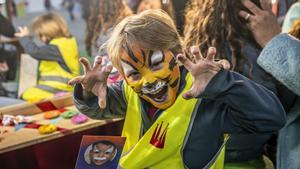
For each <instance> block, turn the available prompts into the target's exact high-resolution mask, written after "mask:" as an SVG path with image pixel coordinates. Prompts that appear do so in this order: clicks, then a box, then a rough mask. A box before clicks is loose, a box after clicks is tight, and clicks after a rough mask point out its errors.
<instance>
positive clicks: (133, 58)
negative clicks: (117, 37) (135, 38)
mask: <svg viewBox="0 0 300 169" xmlns="http://www.w3.org/2000/svg"><path fill="white" fill-rule="evenodd" d="M125 50H126V52H127V53H128V55H129V57H130V58H131V59H132V60H133V61H135V62H136V63H137V62H139V60H138V58H137V57H135V55H134V54H133V52H132V50H131V49H130V48H129V46H128V45H127V44H126V47H125Z"/></svg>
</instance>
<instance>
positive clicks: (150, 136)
mask: <svg viewBox="0 0 300 169" xmlns="http://www.w3.org/2000/svg"><path fill="white" fill-rule="evenodd" d="M191 86H192V78H191V75H190V74H188V75H187V77H186V86H185V88H184V89H183V91H182V92H181V94H180V95H179V96H178V97H177V99H176V101H175V103H174V104H173V105H172V106H171V107H170V108H168V109H166V110H164V112H163V113H162V114H161V115H160V116H159V117H158V119H157V120H156V121H155V123H154V124H153V125H152V126H151V127H150V128H149V129H148V131H147V132H146V133H145V134H144V135H143V136H141V135H142V134H141V132H142V130H143V129H142V117H141V105H140V100H139V97H138V95H137V94H136V93H135V92H134V91H133V90H132V89H131V88H130V87H129V86H128V85H126V84H124V87H125V97H126V99H127V102H128V104H127V111H126V118H125V122H124V127H123V131H122V136H123V137H126V142H125V145H124V148H123V153H122V157H121V159H120V163H119V165H120V168H125V169H144V168H151V169H165V168H172V169H183V168H187V167H186V166H185V164H184V162H183V159H182V152H183V149H184V147H185V144H186V142H187V139H188V136H189V133H190V130H191V127H192V123H193V122H192V121H193V120H194V117H195V115H196V113H197V112H196V110H194V108H195V107H197V106H196V105H197V104H199V103H200V101H198V100H197V99H191V100H185V99H183V97H182V93H184V92H185V91H187V90H188V89H189V88H190V87H191ZM226 138H227V137H226ZM226 140H227V139H226ZM225 143H226V141H224V144H223V145H222V147H221V148H220V150H219V151H218V153H217V154H216V155H215V157H214V158H213V159H212V160H211V162H210V163H209V164H207V166H206V168H207V169H208V168H209V169H223V166H224V154H225Z"/></svg>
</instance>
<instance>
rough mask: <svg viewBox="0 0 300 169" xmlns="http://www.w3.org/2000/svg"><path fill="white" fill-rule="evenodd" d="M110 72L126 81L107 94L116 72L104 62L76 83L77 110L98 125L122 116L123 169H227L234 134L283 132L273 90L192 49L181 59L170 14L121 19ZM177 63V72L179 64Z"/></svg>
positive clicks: (109, 44)
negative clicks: (228, 147)
mask: <svg viewBox="0 0 300 169" xmlns="http://www.w3.org/2000/svg"><path fill="white" fill-rule="evenodd" d="M107 51H108V55H109V57H110V59H111V61H112V65H113V66H114V67H116V68H117V69H118V71H119V72H120V73H121V74H122V76H123V77H124V80H123V81H120V82H118V83H116V84H113V85H111V86H109V87H107V77H108V75H109V72H110V71H111V69H112V66H111V65H108V66H102V65H101V62H102V59H101V57H97V58H95V62H94V65H93V66H91V65H90V63H89V62H88V60H87V59H85V58H82V59H81V60H80V61H81V63H82V64H83V66H84V67H85V74H84V75H83V76H78V77H76V78H74V79H72V80H71V81H70V82H69V83H70V84H76V85H75V89H74V102H75V105H76V107H77V108H78V109H79V110H80V111H81V112H82V113H84V114H86V115H88V116H89V117H91V118H95V119H104V118H109V117H112V116H125V122H124V126H123V132H122V136H124V137H126V143H125V146H124V149H123V152H122V157H121V159H120V163H119V165H120V168H125V169H140V168H157V169H163V168H172V169H184V168H191V169H194V168H195V169H198V168H205V169H207V168H210V169H223V163H224V153H225V151H224V150H225V149H224V148H225V144H226V141H227V140H228V135H227V134H231V133H241V134H242V133H268V132H273V131H277V130H279V129H280V128H281V127H282V126H283V125H284V122H285V112H284V109H283V107H282V105H281V104H280V101H279V100H278V98H277V97H276V96H275V95H274V94H273V93H272V92H270V91H269V90H268V89H266V88H264V87H263V86H261V85H258V84H256V83H254V82H253V81H251V80H249V79H247V78H246V77H244V76H242V75H240V74H239V73H236V72H232V71H228V70H225V69H228V68H229V65H228V64H227V62H225V61H224V60H221V61H215V59H214V58H215V55H216V49H215V48H213V47H212V48H209V50H208V52H207V54H206V57H203V56H202V55H201V53H200V51H199V47H196V46H194V47H192V48H191V53H192V57H193V58H192V60H193V61H192V60H190V59H188V58H187V57H186V56H185V55H183V54H182V53H183V49H182V42H181V38H180V36H179V34H178V32H177V30H176V27H175V24H174V22H173V21H172V19H171V18H170V16H168V15H167V14H166V13H165V12H162V11H161V10H148V11H144V12H142V13H140V14H137V15H133V16H129V17H127V18H125V19H123V20H122V21H121V22H120V23H119V24H118V25H117V26H116V27H115V28H114V30H113V32H112V35H111V37H110V39H109V40H108V42H107ZM177 62H180V65H179V64H178V63H177Z"/></svg>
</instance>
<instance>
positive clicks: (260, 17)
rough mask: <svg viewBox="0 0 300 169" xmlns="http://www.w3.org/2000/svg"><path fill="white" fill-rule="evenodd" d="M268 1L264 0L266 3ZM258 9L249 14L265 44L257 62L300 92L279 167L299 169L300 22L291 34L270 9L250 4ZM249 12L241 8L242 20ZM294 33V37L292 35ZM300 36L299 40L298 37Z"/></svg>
mask: <svg viewBox="0 0 300 169" xmlns="http://www.w3.org/2000/svg"><path fill="white" fill-rule="evenodd" d="M266 1H267V0H262V2H266ZM245 7H247V8H248V9H252V11H254V12H253V13H252V14H250V16H249V24H248V27H249V29H250V30H251V31H252V33H253V35H254V37H255V40H256V41H257V42H259V44H260V45H261V46H263V47H264V48H263V50H262V52H261V54H260V55H259V57H258V59H257V63H258V64H259V65H260V66H261V67H262V68H263V69H264V70H266V71H267V72H269V73H270V74H271V75H272V76H273V77H274V78H276V79H277V80H278V81H280V82H281V83H282V84H284V85H285V86H286V87H288V88H289V89H290V90H292V91H293V92H294V93H295V94H297V95H298V97H297V100H296V102H295V104H294V106H293V107H292V108H291V109H290V111H289V112H288V114H287V122H286V124H285V126H284V127H283V128H282V129H281V130H280V131H279V134H278V144H277V158H276V160H277V164H276V168H277V169H287V168H288V169H298V168H299V166H300V159H299V156H300V141H299V138H300V133H299V131H300V125H299V124H300V97H299V96H300V74H299V72H300V67H299V64H300V57H299V55H300V47H299V46H300V40H299V39H300V36H299V35H300V34H299V32H300V21H299V20H298V21H296V22H295V24H294V26H293V27H292V29H291V31H290V32H289V34H290V35H289V34H287V33H281V34H280V32H281V28H280V26H279V25H278V24H277V22H276V18H275V16H274V15H273V14H272V12H271V10H270V8H268V6H265V7H264V8H263V9H262V10H261V9H259V8H258V7H257V6H255V5H253V4H252V5H251V4H250V3H246V4H245ZM247 15H248V12H246V11H241V12H240V16H241V18H242V19H244V18H245V16H247ZM291 35H292V36H291ZM297 38H298V39H297Z"/></svg>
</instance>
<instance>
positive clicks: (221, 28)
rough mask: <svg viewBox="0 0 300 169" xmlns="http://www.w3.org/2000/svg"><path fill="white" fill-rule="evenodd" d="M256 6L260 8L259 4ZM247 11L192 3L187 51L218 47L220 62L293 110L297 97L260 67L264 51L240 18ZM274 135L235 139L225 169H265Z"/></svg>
mask: <svg viewBox="0 0 300 169" xmlns="http://www.w3.org/2000/svg"><path fill="white" fill-rule="evenodd" d="M247 2H249V1H247ZM252 2H253V3H254V4H256V5H257V6H260V1H259V0H252ZM244 8H245V7H244V6H243V4H242V0H241V1H228V0H192V1H191V4H190V6H189V7H188V9H187V15H186V26H185V32H184V35H185V39H184V44H185V49H189V48H190V47H191V46H193V45H199V46H200V50H201V51H204V52H205V53H206V52H207V50H208V48H209V46H215V47H216V48H217V50H218V51H219V53H218V54H217V56H216V58H217V59H227V60H229V61H230V62H231V69H232V70H234V71H237V72H239V73H241V74H243V75H244V76H246V77H248V78H250V79H251V80H253V81H255V82H256V83H258V84H261V85H263V86H265V87H266V88H268V89H269V90H271V91H273V92H274V93H275V94H277V96H279V98H281V102H282V104H283V106H284V107H285V109H286V110H289V109H290V108H291V106H292V105H293V104H294V101H295V98H296V96H295V94H294V93H292V92H291V91H289V90H288V89H287V88H286V87H284V86H283V85H282V84H280V83H279V82H277V81H276V80H275V79H274V78H272V77H271V76H270V74H268V73H267V72H266V71H264V70H263V69H262V68H261V67H260V66H259V65H258V64H257V63H256V60H257V58H258V56H259V54H260V52H261V49H262V47H261V46H260V45H259V44H258V43H257V42H256V40H255V39H254V37H253V35H252V33H251V31H250V29H249V28H248V27H247V21H245V20H241V19H240V18H239V17H238V13H239V11H240V10H242V9H244ZM272 134H273V133H265V134H244V135H239V134H234V135H232V136H231V139H230V140H229V142H228V145H227V147H226V156H225V162H226V163H225V168H226V169H232V168H241V169H244V168H247V169H248V168H249V169H257V168H264V167H265V164H264V162H263V160H262V154H263V150H264V145H265V144H266V143H267V142H268V141H269V140H270V138H271V137H272ZM275 145H276V144H275ZM272 160H273V162H275V159H274V158H272Z"/></svg>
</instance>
